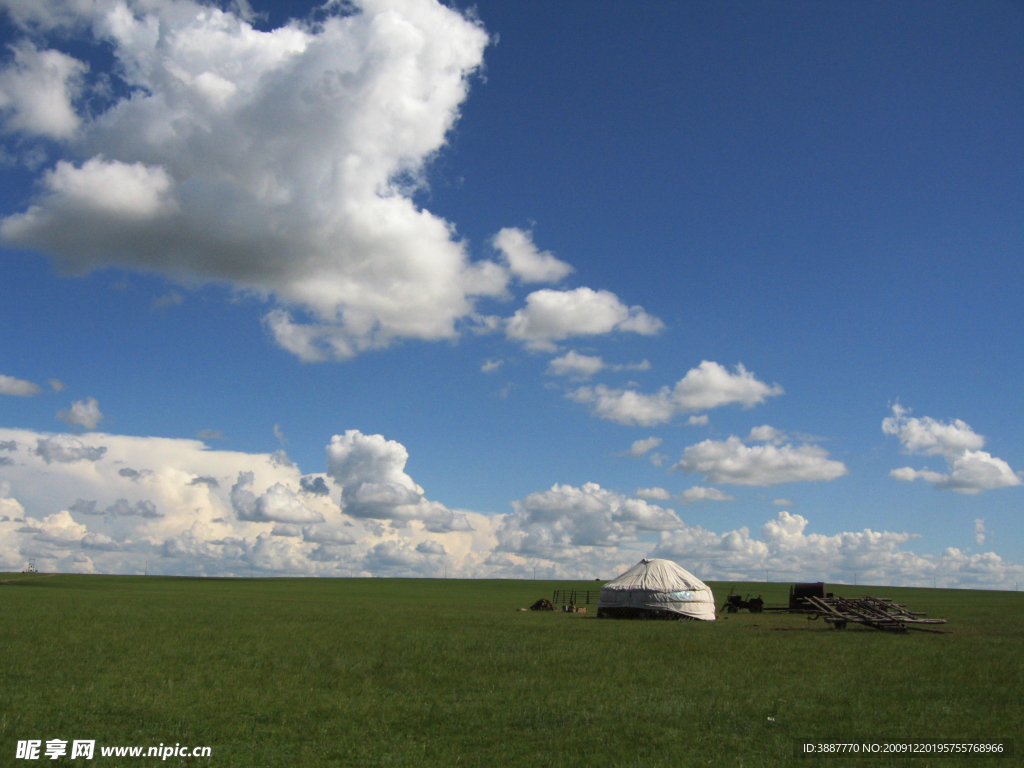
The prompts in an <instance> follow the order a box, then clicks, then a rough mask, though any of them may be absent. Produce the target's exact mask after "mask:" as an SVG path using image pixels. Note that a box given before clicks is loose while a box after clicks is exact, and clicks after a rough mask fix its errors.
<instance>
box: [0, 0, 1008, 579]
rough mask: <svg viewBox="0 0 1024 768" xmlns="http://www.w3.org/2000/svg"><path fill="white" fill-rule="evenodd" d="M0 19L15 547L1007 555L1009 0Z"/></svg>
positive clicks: (748, 564) (941, 557)
mask: <svg viewBox="0 0 1024 768" xmlns="http://www.w3.org/2000/svg"><path fill="white" fill-rule="evenodd" d="M2 6H3V7H4V9H5V16H4V19H3V22H2V24H3V26H2V27H0V29H2V33H3V35H2V36H3V40H4V43H5V46H6V47H5V49H4V55H3V59H2V72H0V110H2V111H0V117H2V119H3V123H2V131H3V132H2V134H0V142H2V143H0V147H2V156H0V160H2V163H3V165H2V168H0V172H2V173H3V176H2V178H3V184H2V185H0V216H2V217H3V220H2V223H0V235H2V238H3V239H2V243H0V249H2V250H0V259H2V264H3V275H4V279H3V281H2V283H0V292H2V293H0V296H2V301H0V327H2V328H3V345H2V347H0V376H3V377H4V378H0V392H3V393H4V394H0V446H8V448H7V449H6V450H5V451H4V452H3V453H2V454H0V456H2V458H6V459H7V461H3V463H2V464H0V483H3V485H0V490H2V491H3V494H0V495H2V496H3V498H2V499H0V503H2V504H3V505H4V508H3V510H0V518H7V519H6V520H4V521H0V566H2V567H4V568H7V569H20V568H22V567H24V564H25V563H26V562H27V560H28V558H30V557H31V558H36V560H37V562H38V565H42V566H43V567H45V568H49V569H52V570H81V571H97V572H127V573H130V572H136V571H140V570H141V569H143V568H144V567H145V563H146V562H147V561H148V563H149V567H150V572H161V573H205V574H232V573H239V574H243V573H248V572H249V571H250V570H255V569H259V570H260V572H261V573H265V574H282V575H284V574H310V575H327V576H330V575H349V574H366V575H379V576H385V575H426V576H430V575H438V574H439V573H440V572H443V571H444V570H445V569H447V570H448V572H449V573H450V574H459V575H464V576H511V577H516V576H523V575H532V573H533V569H534V568H535V567H536V568H537V569H538V574H546V575H550V576H559V577H569V576H582V577H592V576H597V575H599V576H611V575H614V573H616V572H619V571H621V570H622V569H624V568H625V567H628V566H629V565H631V564H632V563H633V562H635V561H636V560H637V559H639V557H642V556H649V555H656V556H666V557H671V558H673V559H675V560H677V561H678V562H679V563H680V564H681V565H683V566H684V567H686V568H688V569H690V570H692V571H693V572H694V573H696V574H697V575H699V576H702V577H705V578H751V579H753V578H763V575H764V572H765V571H766V570H767V571H769V572H775V573H776V574H777V575H776V578H790V579H798V578H799V579H815V580H817V579H826V580H830V581H852V579H853V574H854V573H858V574H859V580H860V581H861V582H862V583H863V582H864V581H865V580H872V579H873V580H875V581H876V582H877V583H891V584H921V585H926V584H931V583H937V584H939V583H941V584H946V585H950V586H985V587H996V588H1004V589H1005V588H1009V589H1013V588H1014V585H1015V584H1016V583H1017V582H1020V581H1024V535H1022V533H1021V524H1020V519H1021V518H1020V515H1021V510H1022V499H1024V497H1022V493H1024V489H1022V488H1021V483H1022V481H1021V477H1022V475H1021V472H1022V470H1024V438H1022V437H1021V435H1022V434H1024V430H1022V429H1021V426H1022V422H1024V408H1022V404H1021V398H1020V394H1019V393H1020V385H1019V382H1020V380H1021V378H1022V373H1024V355H1022V345H1021V343H1020V328H1021V319H1022V318H1021V315H1022V311H1021V301H1020V294H1021V287H1022V283H1024V280H1022V269H1021V266H1020V265H1021V261H1020V259H1021V252H1022V245H1024V142H1022V141H1021V138H1020V137H1021V136H1022V135H1024V99H1022V95H1024V56H1022V54H1024V43H1022V40H1024V35H1022V32H1024V10H1022V9H1021V6H1020V5H1019V4H1016V3H1011V2H989V3H972V4H969V5H965V4H957V3H948V4H943V3H932V4H929V5H928V6H927V7H923V6H921V5H919V4H915V3H885V4H882V3H878V4H858V5H853V6H851V5H847V4H840V3H778V4H755V3H716V4H698V3H690V4H676V3H673V4H653V3H649V4H637V5H635V6H633V7H629V8H627V9H623V7H622V6H621V4H615V3H605V2H589V3H516V4H508V3H490V2H481V3H476V4H474V5H473V6H472V8H471V9H467V7H466V6H459V7H451V6H449V7H445V6H441V5H437V4H435V3H432V2H426V1H425V0H423V1H422V2H420V1H416V2H413V1H412V0H408V1H407V2H398V1H397V0H396V1H395V2H385V1H384V0H381V1H380V2H366V3H363V4H359V9H358V11H357V12H355V13H352V14H349V15H346V16H339V15H338V14H337V13H336V12H335V11H332V10H330V9H328V10H327V11H324V10H320V11H316V10H315V9H314V7H313V4H311V3H256V2H254V3H253V4H252V7H251V8H250V7H249V6H248V5H246V4H241V5H239V4H234V5H231V6H229V5H222V6H220V7H219V9H218V8H216V7H215V6H209V5H207V6H204V5H201V4H196V3H191V2H172V1H171V0H148V1H147V2H129V3H127V4H124V3H120V4H118V3H114V2H98V3H96V4H93V5H90V6H89V7H88V8H87V9H86V8H85V6H79V5H77V4H74V3H70V2H56V0H53V1H51V2H46V3H38V2H32V3H29V2H15V1H14V0H9V1H8V2H4V3H2ZM119 9H120V10H119ZM125 9H127V10H125ZM51 379H52V380H56V382H57V384H56V385H54V384H51V383H50V380H51ZM75 404H78V405H77V407H76V405H75ZM60 414H63V415H62V416H61V415H60ZM328 446H330V447H329V448H327V447H328ZM101 448H106V450H105V451H100V450H99V449H101ZM325 448H327V450H326V453H325ZM122 470H130V471H127V472H122ZM132 473H134V474H132ZM248 473H253V474H252V477H251V479H249V476H248ZM318 478H319V479H320V481H321V483H320V484H319V485H315V483H316V480H317V479H318ZM246 494H249V495H246ZM121 499H123V500H124V504H119V500H121ZM90 504H91V506H90ZM140 505H141V506H140ZM147 505H152V506H147ZM145 510H152V511H151V513H144V511H145Z"/></svg>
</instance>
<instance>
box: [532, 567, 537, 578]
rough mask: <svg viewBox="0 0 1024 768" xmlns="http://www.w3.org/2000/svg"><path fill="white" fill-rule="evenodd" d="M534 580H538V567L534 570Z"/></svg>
mask: <svg viewBox="0 0 1024 768" xmlns="http://www.w3.org/2000/svg"><path fill="white" fill-rule="evenodd" d="M533 580H534V581H536V580H537V568H536V567H534V569H533Z"/></svg>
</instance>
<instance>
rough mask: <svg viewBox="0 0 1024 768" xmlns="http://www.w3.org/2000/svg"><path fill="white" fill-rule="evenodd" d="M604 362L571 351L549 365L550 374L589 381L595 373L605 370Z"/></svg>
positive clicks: (597, 358) (597, 357) (592, 356)
mask: <svg viewBox="0 0 1024 768" xmlns="http://www.w3.org/2000/svg"><path fill="white" fill-rule="evenodd" d="M605 367H606V366H605V363H604V360H602V359H601V358H600V357H599V356H595V355H581V354H580V353H578V352H575V351H573V350H569V351H568V352H567V353H565V354H564V355H562V356H561V357H556V358H555V359H554V360H552V361H551V362H550V363H548V370H547V372H548V374H550V375H552V376H568V377H570V378H571V379H573V380H576V381H579V380H583V379H589V378H590V377H591V376H593V375H594V374H595V373H597V372H599V371H601V370H603V369H604V368H605Z"/></svg>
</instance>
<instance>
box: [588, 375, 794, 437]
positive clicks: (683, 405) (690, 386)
mask: <svg viewBox="0 0 1024 768" xmlns="http://www.w3.org/2000/svg"><path fill="white" fill-rule="evenodd" d="M781 394H783V390H782V387H780V386H779V385H778V384H774V385H772V386H769V385H767V384H765V383H764V382H763V381H759V380H758V379H757V378H756V377H755V376H754V374H753V373H751V372H750V371H748V370H747V369H746V368H744V367H743V365H742V364H740V365H737V366H736V369H735V372H734V373H729V371H728V370H727V369H726V368H725V366H723V365H719V364H718V363H715V362H712V361H709V360H704V361H702V362H701V364H700V365H699V366H697V367H696V368H691V369H690V370H689V371H687V373H686V375H685V376H684V377H683V378H682V379H680V380H679V381H678V382H676V384H675V386H674V387H673V388H672V389H669V388H668V387H662V388H661V389H660V390H659V391H658V392H656V393H654V394H651V395H648V394H644V393H642V392H637V391H636V390H633V389H610V388H608V387H606V386H604V385H598V386H596V387H593V388H591V387H580V388H579V389H576V390H574V391H573V392H570V393H569V395H568V396H569V397H570V398H571V399H573V400H575V401H576V402H580V403H591V404H593V406H594V411H593V412H594V415H595V416H598V417H600V418H602V419H609V420H610V421H617V422H619V423H620V424H635V425H639V426H652V425H654V424H664V423H666V422H668V421H671V420H672V418H673V417H674V416H675V415H676V414H679V413H686V412H688V411H702V410H707V409H709V408H717V407H719V406H723V405H729V404H732V403H740V404H741V405H743V406H744V407H746V408H751V407H753V406H755V405H758V404H760V403H763V402H764V401H765V399H766V398H768V397H777V396H778V395H781ZM690 423H692V424H701V423H707V420H706V418H705V419H704V420H703V421H700V420H697V421H694V420H692V419H691V421H690ZM762 429H763V428H762Z"/></svg>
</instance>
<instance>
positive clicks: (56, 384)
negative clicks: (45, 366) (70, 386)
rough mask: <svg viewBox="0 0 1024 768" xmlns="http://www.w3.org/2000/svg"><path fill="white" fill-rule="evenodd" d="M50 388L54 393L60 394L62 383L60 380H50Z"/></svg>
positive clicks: (62, 387)
mask: <svg viewBox="0 0 1024 768" xmlns="http://www.w3.org/2000/svg"><path fill="white" fill-rule="evenodd" d="M50 388H51V389H53V391H54V392H60V391H61V390H62V389H64V382H62V381H61V380H60V379H50Z"/></svg>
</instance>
